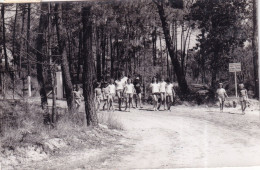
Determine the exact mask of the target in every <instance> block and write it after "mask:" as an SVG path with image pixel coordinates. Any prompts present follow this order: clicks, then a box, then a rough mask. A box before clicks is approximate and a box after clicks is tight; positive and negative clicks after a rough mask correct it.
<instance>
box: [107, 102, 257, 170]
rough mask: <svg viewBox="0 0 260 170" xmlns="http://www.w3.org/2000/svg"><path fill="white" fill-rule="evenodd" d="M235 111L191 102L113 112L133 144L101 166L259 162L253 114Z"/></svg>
mask: <svg viewBox="0 0 260 170" xmlns="http://www.w3.org/2000/svg"><path fill="white" fill-rule="evenodd" d="M230 112H231V113H234V114H230ZM239 113H240V112H238V111H237V110H235V112H234V109H227V112H225V113H219V112H218V109H217V108H215V109H208V108H191V107H186V108H183V107H176V108H175V109H173V111H172V112H167V111H159V112H152V111H147V110H132V111H131V112H115V115H117V116H118V118H119V119H120V120H121V121H122V123H123V124H124V127H125V129H126V132H127V136H128V137H129V138H130V139H132V141H131V142H130V143H129V144H133V147H131V148H128V149H126V150H124V151H123V152H122V153H121V154H118V155H115V156H114V157H113V158H111V161H109V160H108V161H106V164H104V166H103V167H102V168H110V169H129V168H177V167H219V166H256V165H260V145H259V143H260V135H259V134H260V132H259V131H260V130H259V127H260V123H259V119H258V117H257V115H252V114H250V115H249V114H247V115H240V114H239ZM121 142H122V141H121ZM127 142H129V141H123V142H122V143H123V144H125V145H127Z"/></svg>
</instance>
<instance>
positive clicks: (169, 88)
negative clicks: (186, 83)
mask: <svg viewBox="0 0 260 170" xmlns="http://www.w3.org/2000/svg"><path fill="white" fill-rule="evenodd" d="M166 83H167V84H166V86H165V94H166V103H167V109H168V111H171V104H172V102H173V98H174V97H175V91H174V88H173V84H172V83H171V82H170V79H167V80H166Z"/></svg>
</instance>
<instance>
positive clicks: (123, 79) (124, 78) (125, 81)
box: [121, 77, 128, 85]
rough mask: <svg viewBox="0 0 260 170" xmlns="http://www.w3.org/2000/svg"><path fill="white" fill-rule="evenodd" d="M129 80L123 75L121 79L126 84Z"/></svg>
mask: <svg viewBox="0 0 260 170" xmlns="http://www.w3.org/2000/svg"><path fill="white" fill-rule="evenodd" d="M127 80H128V78H127V77H123V78H122V79H121V81H122V83H123V84H124V85H125V84H126V83H127Z"/></svg>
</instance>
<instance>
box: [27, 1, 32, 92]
mask: <svg viewBox="0 0 260 170" xmlns="http://www.w3.org/2000/svg"><path fill="white" fill-rule="evenodd" d="M30 27H31V4H30V3H29V4H28V15H27V43H26V47H27V49H26V51H27V74H28V75H27V76H28V78H27V80H28V81H27V83H28V96H29V97H31V95H32V94H31V62H30V59H29V51H30V47H29V44H30Z"/></svg>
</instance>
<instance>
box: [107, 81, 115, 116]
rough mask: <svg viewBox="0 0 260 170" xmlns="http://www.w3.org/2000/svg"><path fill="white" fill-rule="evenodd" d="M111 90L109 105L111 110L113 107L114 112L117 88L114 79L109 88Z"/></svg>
mask: <svg viewBox="0 0 260 170" xmlns="http://www.w3.org/2000/svg"><path fill="white" fill-rule="evenodd" d="M108 89H109V97H108V104H109V110H110V108H111V107H112V110H113V111H114V110H115V108H114V98H115V96H116V86H115V81H114V79H111V80H110V84H109V86H108Z"/></svg>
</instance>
